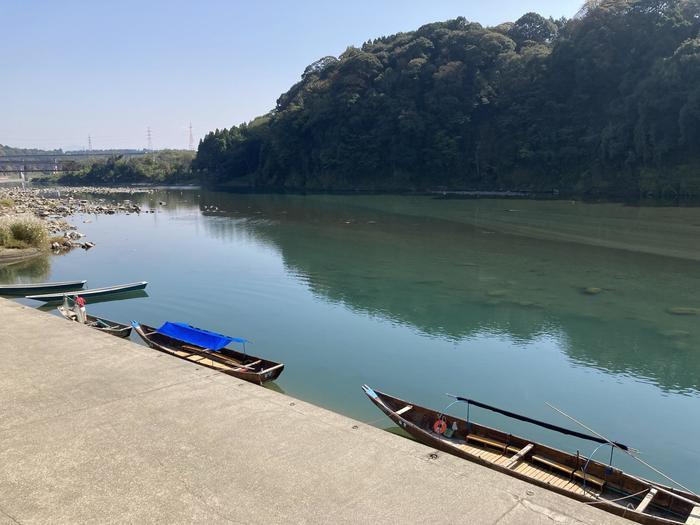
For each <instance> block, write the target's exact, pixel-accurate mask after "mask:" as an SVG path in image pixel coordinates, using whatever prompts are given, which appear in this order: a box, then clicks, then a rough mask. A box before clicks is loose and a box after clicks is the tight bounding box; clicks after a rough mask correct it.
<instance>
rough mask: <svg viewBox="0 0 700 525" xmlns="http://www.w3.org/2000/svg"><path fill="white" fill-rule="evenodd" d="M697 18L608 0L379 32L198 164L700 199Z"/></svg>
mask: <svg viewBox="0 0 700 525" xmlns="http://www.w3.org/2000/svg"><path fill="white" fill-rule="evenodd" d="M699 29H700V0H668V1H661V0H603V1H601V2H596V3H595V4H593V3H591V4H588V5H587V6H586V7H585V8H584V9H583V10H582V12H581V14H580V16H578V17H576V18H575V19H572V20H564V19H562V20H552V19H545V18H543V17H541V16H540V15H537V14H535V13H528V14H526V15H524V16H523V17H521V18H520V19H519V20H517V21H516V22H514V23H504V24H501V25H499V26H496V27H483V26H481V25H480V24H477V23H471V22H468V21H467V20H465V19H464V18H457V19H455V20H449V21H446V22H439V23H433V24H428V25H425V26H423V27H421V28H419V29H418V30H416V31H412V32H409V33H399V34H397V35H393V36H388V37H382V38H377V39H375V40H371V41H368V42H366V43H365V44H364V45H363V46H362V47H360V48H356V47H350V48H348V49H347V51H345V52H344V53H343V54H342V55H341V56H340V57H338V58H336V57H330V56H329V57H324V58H322V59H320V60H318V61H317V62H315V63H313V64H311V65H310V66H308V67H307V68H306V70H305V71H304V73H303V74H302V76H301V80H300V81H299V82H298V83H297V84H295V85H294V86H292V87H291V88H290V89H289V91H287V92H286V93H284V94H282V95H281V96H280V97H279V99H278V100H277V105H276V107H275V108H274V109H273V110H272V111H270V112H269V113H268V114H266V115H264V116H261V117H259V118H257V119H255V120H254V121H252V122H250V123H247V124H242V125H240V126H233V127H232V128H230V129H223V130H216V131H213V132H211V133H209V134H208V135H207V136H206V137H205V138H204V139H203V140H202V141H201V142H200V145H199V150H198V152H197V157H196V159H195V160H194V162H193V169H194V170H196V171H197V172H198V173H199V175H200V176H201V177H202V179H203V181H204V182H205V183H207V184H209V185H213V186H229V187H235V186H242V187H246V188H256V189H271V190H321V191H326V190H370V191H382V190H389V191H397V190H401V191H403V190H408V191H412V190H424V189H435V188H455V189H489V190H503V189H512V190H515V189H519V190H536V191H550V190H559V191H561V192H572V193H596V194H606V195H621V194H640V193H642V194H647V193H655V194H666V195H669V194H688V193H694V194H698V193H700V147H698V146H700V38H699V33H698V31H699Z"/></svg>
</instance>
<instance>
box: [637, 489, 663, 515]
mask: <svg viewBox="0 0 700 525" xmlns="http://www.w3.org/2000/svg"><path fill="white" fill-rule="evenodd" d="M657 492H659V491H658V490H656V489H655V488H654V487H652V488H651V489H650V490H649V492H647V494H646V496H644V499H643V500H642V502H641V503H640V504H639V505H637V509H636V510H637V512H644V511H645V510H646V508H647V507H648V506H649V503H651V500H652V499H654V496H656V494H657Z"/></svg>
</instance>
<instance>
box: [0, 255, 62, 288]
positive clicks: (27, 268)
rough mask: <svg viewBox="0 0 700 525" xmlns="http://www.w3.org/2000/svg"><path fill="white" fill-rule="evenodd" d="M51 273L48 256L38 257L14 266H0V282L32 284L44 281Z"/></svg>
mask: <svg viewBox="0 0 700 525" xmlns="http://www.w3.org/2000/svg"><path fill="white" fill-rule="evenodd" d="M50 271H51V262H50V258H49V256H48V255H40V256H38V257H34V258H33V259H29V260H28V261H22V262H18V263H14V264H9V265H3V266H0V282H2V283H11V284H19V283H32V282H40V281H42V280H45V279H46V278H47V277H48V275H49V273H50Z"/></svg>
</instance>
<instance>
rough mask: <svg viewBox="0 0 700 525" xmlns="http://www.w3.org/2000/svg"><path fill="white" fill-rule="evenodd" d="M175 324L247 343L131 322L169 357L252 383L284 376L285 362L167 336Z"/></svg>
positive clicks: (147, 340) (151, 343) (135, 328)
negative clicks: (176, 328)
mask: <svg viewBox="0 0 700 525" xmlns="http://www.w3.org/2000/svg"><path fill="white" fill-rule="evenodd" d="M172 324H176V325H179V326H180V327H187V328H189V329H192V330H195V331H197V332H199V333H205V334H211V335H213V336H217V337H222V338H225V340H226V342H225V344H227V342H230V341H235V342H239V343H240V342H242V343H244V344H245V342H246V341H245V339H237V338H233V337H228V336H223V335H221V334H216V333H214V332H209V331H206V330H201V329H199V328H194V327H190V326H189V325H184V324H181V323H165V324H164V325H163V326H161V327H160V328H158V329H156V328H153V327H151V326H148V325H145V324H140V323H137V322H136V321H132V323H131V325H132V326H133V327H134V330H136V333H137V334H139V336H140V337H141V339H143V340H144V341H145V342H146V344H147V345H148V346H150V347H151V348H154V349H156V350H159V351H161V352H164V353H166V354H170V355H174V356H176V357H179V358H180V359H186V360H187V361H192V362H194V363H197V364H200V365H202V366H206V367H208V368H212V369H214V370H218V371H219V372H223V373H224V374H228V375H232V376H234V377H237V378H239V379H243V380H245V381H250V382H251V383H257V384H259V385H261V384H263V383H265V382H267V381H274V380H275V379H277V378H278V377H279V376H280V374H281V373H282V370H283V369H284V365H283V364H282V363H276V362H274V361H269V360H267V359H263V358H261V357H255V356H252V355H250V354H247V353H244V352H238V351H237V350H234V349H232V348H227V347H221V348H216V346H220V345H210V346H211V347H207V346H203V343H202V344H194V343H192V342H191V341H192V340H190V341H187V340H183V339H189V338H188V337H187V336H186V335H178V337H182V338H183V339H179V338H175V337H172V336H171V335H166V333H168V331H167V330H164V329H163V327H165V326H166V325H172ZM162 332H166V333H162ZM225 340H224V339H221V340H220V341H222V342H224V341H225ZM212 347H213V348H212Z"/></svg>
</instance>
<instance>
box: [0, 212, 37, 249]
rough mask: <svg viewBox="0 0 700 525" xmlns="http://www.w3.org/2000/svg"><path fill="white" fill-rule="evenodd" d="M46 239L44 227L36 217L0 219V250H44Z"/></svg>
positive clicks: (19, 216)
mask: <svg viewBox="0 0 700 525" xmlns="http://www.w3.org/2000/svg"><path fill="white" fill-rule="evenodd" d="M48 238H49V232H48V230H47V229H46V225H45V224H44V223H43V222H42V221H41V220H40V219H37V218H36V217H31V216H22V215H15V216H9V217H2V218H0V247H2V248H45V247H46V245H47V244H46V243H47V241H48Z"/></svg>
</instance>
